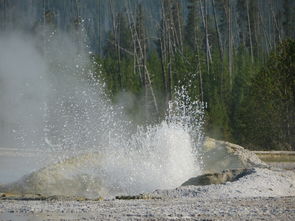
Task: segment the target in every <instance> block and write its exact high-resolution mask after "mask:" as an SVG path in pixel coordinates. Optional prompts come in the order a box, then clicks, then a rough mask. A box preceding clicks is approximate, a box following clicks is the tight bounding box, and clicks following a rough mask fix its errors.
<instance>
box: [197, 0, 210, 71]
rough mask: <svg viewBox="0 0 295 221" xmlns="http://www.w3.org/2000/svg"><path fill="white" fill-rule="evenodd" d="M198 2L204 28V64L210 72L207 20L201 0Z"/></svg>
mask: <svg viewBox="0 0 295 221" xmlns="http://www.w3.org/2000/svg"><path fill="white" fill-rule="evenodd" d="M199 4H200V10H201V16H202V22H203V26H204V29H205V40H206V64H207V72H208V73H209V72H210V57H209V50H210V48H209V40H208V30H207V22H206V18H205V16H206V15H205V13H204V8H203V5H202V0H200V1H199Z"/></svg>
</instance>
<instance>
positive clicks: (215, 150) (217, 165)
mask: <svg viewBox="0 0 295 221" xmlns="http://www.w3.org/2000/svg"><path fill="white" fill-rule="evenodd" d="M200 155H201V160H200V161H201V163H202V171H203V173H215V172H218V173H219V172H222V171H223V170H227V169H238V168H253V167H256V168H268V165H267V164H266V163H264V162H263V161H261V160H260V159H259V158H258V157H257V156H256V154H255V153H253V152H251V151H249V150H247V149H245V148H243V147H241V146H239V145H236V144H232V143H229V142H226V141H220V140H215V139H212V138H209V137H206V138H205V141H204V144H203V148H202V149H201V150H200Z"/></svg>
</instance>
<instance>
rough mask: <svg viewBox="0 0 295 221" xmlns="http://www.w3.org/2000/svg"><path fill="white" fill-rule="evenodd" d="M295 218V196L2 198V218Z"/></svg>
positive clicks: (0, 214) (0, 216) (0, 204)
mask: <svg viewBox="0 0 295 221" xmlns="http://www.w3.org/2000/svg"><path fill="white" fill-rule="evenodd" d="M180 219H181V220H295V197H252V198H230V199H204V198H189V199H180V198H178V199H148V200H118V199H117V200H104V201H80V202H79V201H47V200H45V201H14V200H10V201H0V220H35V221H38V220H180Z"/></svg>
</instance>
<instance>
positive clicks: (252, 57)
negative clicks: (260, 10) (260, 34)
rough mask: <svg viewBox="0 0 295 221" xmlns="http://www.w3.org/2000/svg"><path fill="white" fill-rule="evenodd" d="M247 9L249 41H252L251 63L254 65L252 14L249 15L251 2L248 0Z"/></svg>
mask: <svg viewBox="0 0 295 221" xmlns="http://www.w3.org/2000/svg"><path fill="white" fill-rule="evenodd" d="M246 7H247V20H248V31H249V39H250V53H251V62H252V63H254V56H253V43H252V31H251V21H250V13H249V0H246Z"/></svg>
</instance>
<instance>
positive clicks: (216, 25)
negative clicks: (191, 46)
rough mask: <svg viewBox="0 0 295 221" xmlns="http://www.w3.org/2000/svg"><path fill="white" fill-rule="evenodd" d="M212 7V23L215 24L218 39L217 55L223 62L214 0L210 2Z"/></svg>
mask: <svg viewBox="0 0 295 221" xmlns="http://www.w3.org/2000/svg"><path fill="white" fill-rule="evenodd" d="M212 7H213V16H214V22H215V29H216V33H217V37H218V46H219V54H220V59H221V60H223V46H222V40H221V35H220V31H219V27H218V22H217V18H216V9H215V8H216V7H215V0H212Z"/></svg>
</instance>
